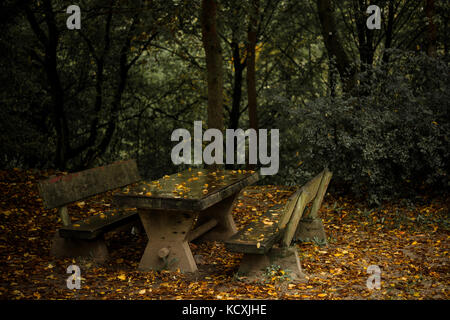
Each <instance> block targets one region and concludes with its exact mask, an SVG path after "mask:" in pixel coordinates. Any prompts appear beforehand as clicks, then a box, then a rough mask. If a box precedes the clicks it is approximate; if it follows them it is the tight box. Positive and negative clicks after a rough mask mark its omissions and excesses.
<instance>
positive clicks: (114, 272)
mask: <svg viewBox="0 0 450 320" xmlns="http://www.w3.org/2000/svg"><path fill="white" fill-rule="evenodd" d="M50 174H53V172H40V171H22V170H18V169H15V170H9V171H0V229H1V233H0V261H1V266H0V299H253V298H256V299H449V298H450V294H449V288H448V286H449V283H450V275H449V271H450V270H449V267H448V256H449V255H448V251H449V211H448V209H449V201H448V200H449V199H428V198H418V199H416V200H415V201H414V202H409V201H398V202H397V203H390V204H385V205H384V206H383V207H380V208H378V209H375V210H369V209H368V208H365V207H364V206H362V205H360V204H358V203H356V202H355V201H352V200H350V199H342V198H339V199H334V198H333V196H332V195H330V194H328V195H327V196H326V199H325V203H324V204H323V206H322V209H321V211H320V216H321V217H322V218H323V220H324V225H325V231H326V233H327V236H328V238H329V239H328V242H329V243H328V246H321V243H314V242H311V243H301V244H297V249H298V252H299V255H300V258H301V264H302V268H303V271H304V272H305V273H306V274H307V279H305V280H303V281H298V282H292V281H286V280H285V279H286V275H285V274H283V271H282V270H276V269H275V268H274V269H273V270H272V271H271V272H268V273H267V277H266V278H265V279H260V280H258V281H257V282H255V281H254V282H251V281H248V280H247V279H245V278H239V277H238V276H237V275H236V271H237V269H238V266H239V261H240V259H241V257H242V256H241V255H239V254H232V253H230V252H227V251H226V249H225V247H224V245H223V244H221V243H218V242H208V243H201V244H194V243H191V244H190V246H191V249H192V251H193V254H194V256H195V259H196V260H197V264H198V267H199V272H198V273H197V274H194V275H192V274H181V273H178V272H166V271H162V272H139V271H137V266H138V263H139V260H140V258H141V256H142V253H143V250H144V247H145V244H146V241H147V239H146V235H145V234H144V233H141V234H138V235H133V234H131V233H130V232H120V233H112V234H108V235H107V241H108V245H109V248H110V260H109V261H108V262H107V263H105V264H102V265H98V264H96V263H94V262H93V261H89V260H83V259H55V258H52V257H50V256H49V250H50V243H51V239H52V237H53V235H54V234H55V232H56V230H57V228H58V226H60V223H61V222H60V220H59V217H58V214H57V212H56V210H45V209H44V208H43V206H42V200H41V199H40V198H39V196H38V191H37V185H36V183H37V181H38V180H39V179H44V178H46V177H48V176H49V175H50ZM244 191H245V194H244V192H242V193H241V195H240V197H239V199H238V202H237V205H236V206H235V209H234V212H233V214H234V218H235V220H236V223H237V225H238V228H241V227H242V226H244V225H245V224H246V223H248V221H250V220H251V219H252V218H253V217H254V216H255V215H256V214H258V213H259V212H261V210H263V209H264V208H265V207H267V206H268V205H269V204H270V203H273V202H275V201H278V199H279V197H280V196H282V195H281V193H277V187H276V186H275V187H274V186H271V187H250V188H247V189H246V190H244ZM268 194H270V195H269V196H268ZM110 196H111V195H110V194H108V195H106V196H97V197H94V198H92V199H89V200H85V201H82V202H78V203H75V204H73V205H70V206H69V212H70V214H71V216H72V219H73V220H75V219H80V218H85V217H87V216H89V215H93V214H99V213H100V212H102V211H103V210H106V209H107V208H108V206H107V205H108V203H110ZM72 264H76V265H79V266H80V268H81V277H82V287H81V289H80V290H76V289H73V290H69V289H67V286H66V279H67V277H68V276H69V274H67V273H66V269H67V267H68V266H69V265H72ZM370 265H377V266H379V268H380V269H381V288H380V289H378V290H377V289H374V290H369V289H368V288H367V286H366V281H367V279H368V277H369V276H370V274H368V273H367V268H368V267H369V266H370Z"/></svg>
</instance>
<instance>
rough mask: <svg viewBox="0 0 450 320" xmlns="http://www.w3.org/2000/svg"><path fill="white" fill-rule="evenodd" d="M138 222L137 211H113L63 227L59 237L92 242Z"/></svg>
mask: <svg viewBox="0 0 450 320" xmlns="http://www.w3.org/2000/svg"><path fill="white" fill-rule="evenodd" d="M136 220H139V216H138V214H137V210H135V209H132V210H127V211H122V210H120V211H119V210H112V211H109V212H105V213H100V214H97V215H94V216H92V217H89V218H87V219H85V220H81V221H76V222H74V223H73V224H72V226H63V227H61V228H60V229H59V235H60V236H61V237H63V238H76V239H84V240H92V239H95V238H97V237H98V236H100V235H101V234H103V233H106V232H108V231H111V230H113V229H115V228H117V227H119V226H122V225H124V224H127V223H130V222H133V221H136Z"/></svg>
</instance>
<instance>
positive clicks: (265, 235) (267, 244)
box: [225, 192, 299, 254]
mask: <svg viewBox="0 0 450 320" xmlns="http://www.w3.org/2000/svg"><path fill="white" fill-rule="evenodd" d="M298 197H299V193H298V192H294V194H293V195H291V196H290V197H289V198H288V199H286V200H285V201H284V203H280V204H276V205H273V206H272V207H270V208H269V209H268V210H267V211H266V212H264V213H263V214H262V215H261V216H259V217H257V220H256V221H253V222H251V223H250V224H249V225H247V226H246V227H244V228H243V229H242V230H240V231H239V232H238V233H237V234H235V235H234V236H233V237H231V238H230V239H229V240H227V241H226V242H225V246H226V247H227V249H228V250H230V251H233V252H242V253H253V254H265V253H267V252H268V251H269V250H270V249H271V248H272V246H273V245H274V244H275V243H276V242H277V241H278V240H279V239H280V237H281V235H282V234H283V231H284V230H283V229H284V227H285V225H286V223H284V222H283V221H285V220H286V217H287V220H289V217H290V216H291V214H292V210H294V207H295V203H296V201H297V199H298ZM280 222H281V224H280ZM280 227H281V228H280Z"/></svg>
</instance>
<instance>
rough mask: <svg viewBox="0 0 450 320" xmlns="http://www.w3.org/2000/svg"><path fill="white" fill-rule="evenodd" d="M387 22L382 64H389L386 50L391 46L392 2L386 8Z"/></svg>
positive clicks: (392, 28) (392, 30)
mask: <svg viewBox="0 0 450 320" xmlns="http://www.w3.org/2000/svg"><path fill="white" fill-rule="evenodd" d="M388 11H389V12H388V22H387V28H386V40H385V42H384V53H383V61H384V63H388V62H389V53H388V52H386V50H388V49H390V48H391V46H392V36H393V32H394V1H390V2H389V7H388Z"/></svg>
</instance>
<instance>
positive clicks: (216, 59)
mask: <svg viewBox="0 0 450 320" xmlns="http://www.w3.org/2000/svg"><path fill="white" fill-rule="evenodd" d="M216 12H217V1H216V0H202V9H201V24H202V42H203V47H204V49H205V55H206V70H207V79H208V128H216V129H219V130H223V92H222V90H223V79H222V52H221V48H220V41H219V37H218V35H217V23H216Z"/></svg>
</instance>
